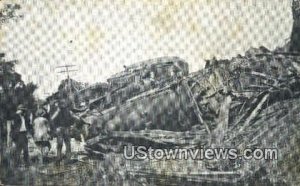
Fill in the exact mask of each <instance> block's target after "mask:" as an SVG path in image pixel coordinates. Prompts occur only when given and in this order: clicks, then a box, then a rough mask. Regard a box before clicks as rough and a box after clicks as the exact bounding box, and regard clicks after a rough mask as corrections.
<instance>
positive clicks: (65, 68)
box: [56, 65, 78, 102]
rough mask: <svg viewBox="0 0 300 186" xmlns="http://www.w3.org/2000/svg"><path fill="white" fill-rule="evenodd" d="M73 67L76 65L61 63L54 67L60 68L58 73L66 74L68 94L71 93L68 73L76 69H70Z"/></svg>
mask: <svg viewBox="0 0 300 186" xmlns="http://www.w3.org/2000/svg"><path fill="white" fill-rule="evenodd" d="M74 67H76V65H62V66H57V67H56V68H57V69H62V70H61V71H59V72H58V73H60V74H66V75H67V81H68V91H69V96H70V95H72V84H71V78H70V73H71V72H76V71H78V70H76V69H72V68H74ZM72 102H74V100H72Z"/></svg>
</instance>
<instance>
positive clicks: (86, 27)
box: [0, 0, 293, 98]
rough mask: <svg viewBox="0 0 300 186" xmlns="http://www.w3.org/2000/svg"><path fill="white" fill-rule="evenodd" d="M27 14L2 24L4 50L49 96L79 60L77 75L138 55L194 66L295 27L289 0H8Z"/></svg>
mask: <svg viewBox="0 0 300 186" xmlns="http://www.w3.org/2000/svg"><path fill="white" fill-rule="evenodd" d="M5 3H18V4H20V5H21V10H20V13H21V14H22V15H23V18H22V19H19V20H17V21H10V22H9V23H6V24H4V25H2V26H1V28H0V51H1V52H4V53H6V58H7V60H11V59H17V60H18V61H19V62H18V65H17V66H16V70H17V71H18V72H19V73H21V74H22V78H23V80H24V81H25V82H26V83H28V82H34V83H36V84H37V85H38V87H39V88H38V90H37V92H36V95H37V96H38V97H40V98H45V97H46V96H48V94H51V93H53V92H55V91H56V90H57V87H58V85H59V83H60V81H61V80H62V79H64V78H66V75H65V74H61V73H58V71H60V70H63V69H57V68H56V67H57V66H61V65H66V64H72V65H76V66H75V67H73V68H72V69H74V70H77V71H76V72H73V73H71V78H73V79H75V80H77V81H82V82H87V83H91V84H92V83H96V82H105V81H106V79H107V78H108V77H109V76H111V75H112V74H114V73H117V72H120V71H122V70H123V69H124V67H123V66H124V65H130V64H133V63H137V62H139V61H143V60H147V59H151V58H156V57H161V56H178V57H180V58H182V59H184V60H185V61H186V62H188V63H189V68H190V71H192V72H193V71H197V70H200V69H202V68H203V67H204V64H205V63H204V60H206V59H211V58H213V57H216V58H218V59H225V58H226V59H227V58H231V57H233V56H235V55H237V54H244V52H245V51H246V50H247V49H249V48H250V47H259V46H265V47H267V48H269V49H274V48H275V47H277V46H282V45H284V44H285V43H286V42H287V41H288V38H289V36H290V32H291V29H292V23H293V22H292V14H291V1H290V0H267V1H265V0H88V1H84V0H64V1H61V0H2V1H0V7H1V6H3V5H4V4H5Z"/></svg>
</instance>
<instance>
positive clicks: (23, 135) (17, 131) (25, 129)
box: [10, 105, 33, 166]
mask: <svg viewBox="0 0 300 186" xmlns="http://www.w3.org/2000/svg"><path fill="white" fill-rule="evenodd" d="M29 133H30V134H31V135H32V134H33V130H32V127H31V125H30V119H29V117H28V116H27V114H26V108H25V107H24V105H19V106H18V108H17V112H16V115H15V116H14V122H13V124H12V126H11V133H10V135H11V139H12V141H13V142H14V143H15V147H16V149H15V154H14V158H15V164H16V165H20V156H21V152H22V151H23V156H24V157H23V158H24V163H25V166H29V152H28V138H27V135H28V134H29Z"/></svg>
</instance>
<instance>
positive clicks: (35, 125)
mask: <svg viewBox="0 0 300 186" xmlns="http://www.w3.org/2000/svg"><path fill="white" fill-rule="evenodd" d="M55 107H56V110H55V111H54V113H53V114H50V113H49V112H47V110H46V109H45V108H43V107H41V108H39V109H37V111H36V113H35V114H34V118H32V117H31V118H30V116H29V114H28V112H27V109H26V107H24V105H19V106H18V108H17V112H16V114H15V116H14V119H13V122H12V125H11V131H10V137H11V139H12V142H13V144H14V150H13V157H14V164H15V165H16V166H18V165H20V164H21V154H22V152H23V161H24V163H25V166H29V164H30V157H29V150H28V139H29V137H30V136H32V137H33V139H34V142H35V144H36V146H37V147H38V148H40V150H41V153H40V154H41V156H40V161H41V162H43V157H44V156H45V155H47V152H49V151H50V149H51V143H50V140H51V139H52V138H53V137H56V138H57V162H58V163H59V162H60V161H61V160H62V159H63V156H62V146H63V143H65V146H66V159H67V160H69V159H70V158H71V135H70V129H71V125H73V123H74V121H75V120H80V118H78V117H77V116H76V115H74V113H73V112H72V111H71V109H70V108H69V105H68V103H67V101H66V100H60V101H59V102H58V103H57V105H56V106H55Z"/></svg>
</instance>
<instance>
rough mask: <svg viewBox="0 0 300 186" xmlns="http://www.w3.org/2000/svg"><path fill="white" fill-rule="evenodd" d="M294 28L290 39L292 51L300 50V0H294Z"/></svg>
mask: <svg viewBox="0 0 300 186" xmlns="http://www.w3.org/2000/svg"><path fill="white" fill-rule="evenodd" d="M292 12H293V19H294V24H293V30H292V34H291V41H290V49H289V50H290V51H291V52H300V0H292Z"/></svg>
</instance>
